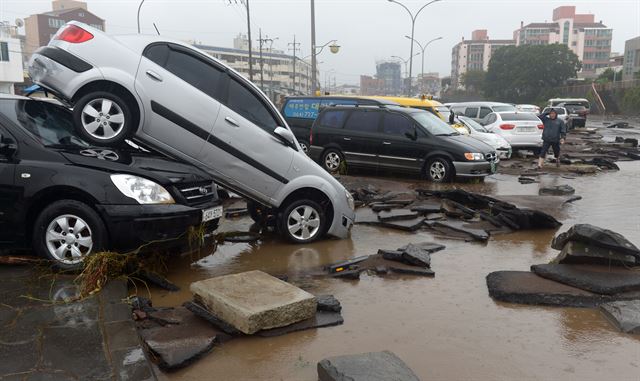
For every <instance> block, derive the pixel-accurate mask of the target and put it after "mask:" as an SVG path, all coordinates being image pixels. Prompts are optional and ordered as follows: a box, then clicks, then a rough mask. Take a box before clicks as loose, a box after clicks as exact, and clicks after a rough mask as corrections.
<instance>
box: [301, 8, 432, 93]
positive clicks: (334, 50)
mask: <svg viewBox="0 0 640 381" xmlns="http://www.w3.org/2000/svg"><path fill="white" fill-rule="evenodd" d="M435 1H440V0H435ZM315 4H316V3H315V0H311V95H315V94H316V91H317V89H318V86H317V83H316V81H317V79H316V67H317V66H318V63H317V62H316V56H317V55H318V54H320V53H321V52H322V49H324V48H325V47H326V46H327V45H329V44H331V46H329V50H331V53H333V54H336V53H338V51H339V50H340V45H337V44H336V42H337V41H336V40H331V41H329V42H327V43H326V44H324V45H322V46H320V47H317V46H316V5H315ZM316 49H320V51H317V50H316Z"/></svg>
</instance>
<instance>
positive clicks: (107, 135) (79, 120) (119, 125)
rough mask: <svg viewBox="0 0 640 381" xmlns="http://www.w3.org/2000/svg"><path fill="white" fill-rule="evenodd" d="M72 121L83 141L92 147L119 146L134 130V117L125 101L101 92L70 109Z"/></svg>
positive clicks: (88, 95)
mask: <svg viewBox="0 0 640 381" xmlns="http://www.w3.org/2000/svg"><path fill="white" fill-rule="evenodd" d="M73 120H74V122H75V125H76V128H77V130H78V132H79V133H80V134H81V135H82V137H83V138H84V139H86V140H87V141H88V142H90V143H93V144H100V145H105V144H107V145H113V144H118V143H121V142H123V141H124V140H125V139H126V138H127V137H128V136H129V135H130V133H131V132H132V129H133V115H132V113H131V110H130V109H129V107H128V106H127V104H126V103H125V101H124V100H123V99H122V98H120V97H119V96H117V95H115V94H112V93H107V92H103V91H97V92H93V93H89V94H87V95H85V96H83V97H82V98H80V99H79V100H78V101H77V102H76V103H75V105H74V107H73Z"/></svg>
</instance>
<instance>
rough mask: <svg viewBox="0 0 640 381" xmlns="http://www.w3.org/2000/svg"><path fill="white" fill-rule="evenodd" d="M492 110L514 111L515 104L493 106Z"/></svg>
mask: <svg viewBox="0 0 640 381" xmlns="http://www.w3.org/2000/svg"><path fill="white" fill-rule="evenodd" d="M492 109H493V112H502V111H516V108H515V106H511V105H504V106H493V107H492Z"/></svg>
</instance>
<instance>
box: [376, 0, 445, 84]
mask: <svg viewBox="0 0 640 381" xmlns="http://www.w3.org/2000/svg"><path fill="white" fill-rule="evenodd" d="M387 1H388V2H390V3H395V4H398V5H399V6H401V7H402V8H404V9H405V10H406V11H407V13H409V17H411V40H413V37H414V35H415V33H414V32H415V28H416V19H417V18H418V15H420V12H422V10H423V9H425V8H426V7H427V6H429V5H431V4H433V3H436V2H438V1H442V0H431V1H430V2H428V3H426V4H425V5H423V6H422V8H420V9H418V12H416V13H415V15H414V14H413V12H411V11H410V10H409V8H407V7H406V6H405V5H404V4H402V3H401V2H399V1H397V0H387ZM412 76H413V41H411V53H410V54H409V91H408V94H407V95H409V96H411V77H412Z"/></svg>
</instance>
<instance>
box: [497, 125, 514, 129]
mask: <svg viewBox="0 0 640 381" xmlns="http://www.w3.org/2000/svg"><path fill="white" fill-rule="evenodd" d="M514 128H516V125H515V124H501V125H500V129H501V130H513V129H514Z"/></svg>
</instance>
